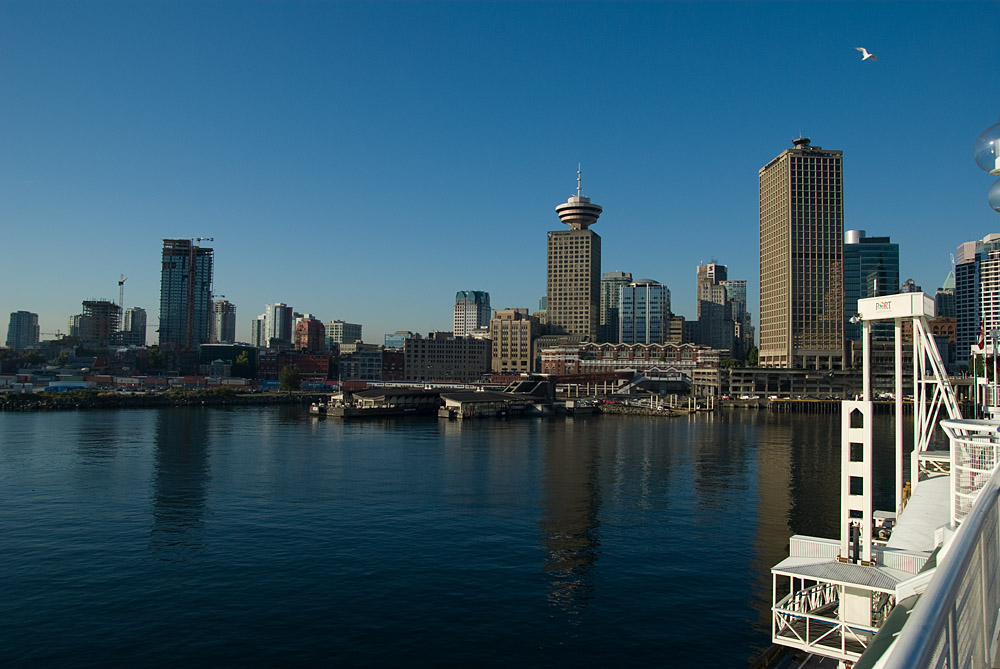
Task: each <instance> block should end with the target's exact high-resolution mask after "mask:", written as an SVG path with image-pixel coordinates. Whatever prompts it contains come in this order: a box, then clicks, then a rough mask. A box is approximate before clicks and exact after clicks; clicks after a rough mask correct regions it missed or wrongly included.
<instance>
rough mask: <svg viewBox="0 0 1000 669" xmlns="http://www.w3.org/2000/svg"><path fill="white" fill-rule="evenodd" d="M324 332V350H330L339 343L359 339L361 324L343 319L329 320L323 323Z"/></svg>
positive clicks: (348, 342)
mask: <svg viewBox="0 0 1000 669" xmlns="http://www.w3.org/2000/svg"><path fill="white" fill-rule="evenodd" d="M323 327H324V329H325V330H326V333H325V344H326V350H328V351H332V350H333V349H334V348H335V347H336V346H338V345H340V344H353V343H354V342H356V341H361V325H360V324H358V323H345V322H344V321H330V322H329V323H324V324H323Z"/></svg>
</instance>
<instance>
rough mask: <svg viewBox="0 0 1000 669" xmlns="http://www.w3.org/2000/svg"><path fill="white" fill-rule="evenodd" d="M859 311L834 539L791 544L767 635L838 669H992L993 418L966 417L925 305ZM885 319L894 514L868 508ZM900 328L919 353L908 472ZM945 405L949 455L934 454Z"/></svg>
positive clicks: (997, 502)
mask: <svg viewBox="0 0 1000 669" xmlns="http://www.w3.org/2000/svg"><path fill="white" fill-rule="evenodd" d="M859 308H860V311H861V318H862V319H863V320H862V322H863V326H864V327H863V346H864V377H863V393H862V396H861V399H860V400H846V401H844V402H842V403H841V412H842V422H841V425H842V429H841V454H842V455H841V536H840V538H839V540H838V539H827V538H818V537H805V536H793V537H792V538H791V540H790V542H789V556H788V557H787V558H785V559H784V560H782V561H781V562H780V563H778V564H777V565H775V566H774V567H773V568H772V570H771V573H772V582H773V587H772V607H771V612H772V640H773V642H774V643H775V644H779V645H782V646H786V647H789V648H793V649H798V650H799V651H804V652H807V653H811V654H814V655H817V656H821V657H826V658H831V659H834V660H836V661H838V662H839V664H840V666H841V667H849V666H850V667H855V668H864V667H924V666H934V667H959V666H961V667H965V666H970V667H972V666H975V667H978V666H983V667H990V666H998V665H997V664H995V662H996V659H997V650H998V645H1000V644H998V639H997V633H998V631H1000V617H998V610H1000V564H998V563H1000V560H998V552H1000V551H998V546H1000V520H998V519H1000V469H998V467H997V465H998V463H1000V421H984V420H964V419H963V418H962V415H961V411H960V409H959V405H958V403H957V401H956V398H955V393H954V390H953V389H952V386H951V385H950V383H949V380H948V377H947V376H946V374H945V370H944V365H943V362H942V360H941V357H940V355H939V353H938V350H937V347H936V345H935V343H934V340H933V337H932V336H931V335H930V330H929V328H928V326H927V320H928V318H929V317H930V316H931V315H932V314H933V301H932V300H931V299H930V298H929V297H927V296H926V295H923V294H922V293H904V294H899V295H892V296H886V297H878V298H870V299H865V300H860V301H859ZM880 320H892V321H894V322H895V328H896V337H895V346H896V351H895V354H896V379H895V382H896V390H897V392H896V393H895V398H896V399H895V401H896V410H895V427H896V430H895V442H896V458H895V466H894V468H895V476H894V480H895V508H894V509H892V510H891V511H881V512H880V511H876V510H875V509H874V508H873V490H872V481H873V477H872V452H873V449H872V439H873V432H872V419H873V414H874V407H873V402H872V401H871V378H870V369H871V366H870V356H869V346H870V336H871V323H872V322H874V321H880ZM904 321H911V322H912V324H913V347H914V348H913V360H914V365H913V387H914V389H915V391H914V401H913V414H914V419H913V420H914V435H913V449H912V456H911V458H910V465H909V467H905V466H904V444H903V421H902V418H901V417H902V415H903V411H902V406H901V404H902V392H901V386H902V336H901V334H902V323H903V322H904ZM942 408H943V409H944V412H945V413H946V414H947V420H944V421H942V422H941V427H942V429H943V430H944V431H945V433H946V434H947V436H948V437H949V440H950V449H949V451H935V450H933V449H932V447H931V436H932V433H933V432H934V430H935V429H936V428H937V425H938V419H939V418H940V416H939V414H940V413H941V409H942ZM907 475H908V476H907ZM907 478H908V479H909V480H908V481H906V480H905V479H907ZM963 537H964V538H963ZM932 594H933V597H931V595H932ZM918 620H922V621H925V622H921V623H919V624H915V622H916V621H918Z"/></svg>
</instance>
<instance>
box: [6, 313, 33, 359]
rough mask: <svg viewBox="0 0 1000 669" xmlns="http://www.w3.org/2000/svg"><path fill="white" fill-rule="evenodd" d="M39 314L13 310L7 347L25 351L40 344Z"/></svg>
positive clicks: (8, 330)
mask: <svg viewBox="0 0 1000 669" xmlns="http://www.w3.org/2000/svg"><path fill="white" fill-rule="evenodd" d="M39 334H40V332H39V328H38V314H33V313H31V312H30V311H12V312H11V314H10V323H9V324H8V325H7V347H8V348H12V349H14V350H15V351H23V350H24V349H26V348H32V347H33V346H37V345H38V337H39Z"/></svg>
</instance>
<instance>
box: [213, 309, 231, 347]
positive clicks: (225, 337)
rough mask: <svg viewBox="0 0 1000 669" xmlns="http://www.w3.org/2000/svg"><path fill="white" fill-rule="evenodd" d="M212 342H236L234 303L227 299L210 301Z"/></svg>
mask: <svg viewBox="0 0 1000 669" xmlns="http://www.w3.org/2000/svg"><path fill="white" fill-rule="evenodd" d="M211 340H212V343H213V344H233V343H235V342H236V305H235V304H233V303H232V302H230V301H229V300H216V301H215V302H213V303H212V337H211Z"/></svg>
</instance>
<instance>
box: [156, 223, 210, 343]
mask: <svg viewBox="0 0 1000 669" xmlns="http://www.w3.org/2000/svg"><path fill="white" fill-rule="evenodd" d="M214 261H215V252H214V251H213V250H212V249H210V248H207V247H201V246H198V245H197V240H191V239H164V240H163V262H162V265H161V270H160V338H159V339H160V346H164V347H166V346H170V347H180V348H185V349H194V348H196V347H197V346H198V345H199V344H207V343H208V342H209V321H210V319H211V307H210V304H211V301H212V271H213V264H214Z"/></svg>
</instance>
